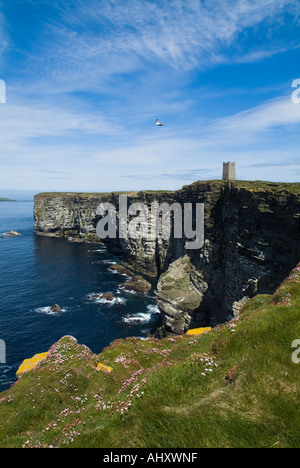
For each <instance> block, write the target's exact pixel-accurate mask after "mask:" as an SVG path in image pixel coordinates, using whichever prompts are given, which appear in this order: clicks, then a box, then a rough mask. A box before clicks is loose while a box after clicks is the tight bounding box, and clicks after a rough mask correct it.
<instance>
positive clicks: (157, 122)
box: [156, 119, 164, 127]
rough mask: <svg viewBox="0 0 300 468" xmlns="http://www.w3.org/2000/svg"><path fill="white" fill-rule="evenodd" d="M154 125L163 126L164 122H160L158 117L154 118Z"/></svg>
mask: <svg viewBox="0 0 300 468" xmlns="http://www.w3.org/2000/svg"><path fill="white" fill-rule="evenodd" d="M156 125H157V126H158V127H163V126H164V124H163V123H161V122H160V121H159V120H158V119H156Z"/></svg>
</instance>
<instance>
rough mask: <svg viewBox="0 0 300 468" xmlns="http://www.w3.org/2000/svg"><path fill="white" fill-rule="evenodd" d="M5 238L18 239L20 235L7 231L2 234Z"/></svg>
mask: <svg viewBox="0 0 300 468" xmlns="http://www.w3.org/2000/svg"><path fill="white" fill-rule="evenodd" d="M4 236H5V237H19V236H21V234H20V233H19V232H17V231H8V232H5V234H4Z"/></svg>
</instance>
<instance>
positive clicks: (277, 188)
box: [36, 180, 300, 198]
mask: <svg viewBox="0 0 300 468" xmlns="http://www.w3.org/2000/svg"><path fill="white" fill-rule="evenodd" d="M206 184H213V185H214V184H215V185H216V186H218V187H220V186H226V185H227V184H230V185H232V186H236V187H238V188H240V189H246V190H249V191H253V192H259V191H267V192H278V193H280V192H288V193H293V194H295V195H299V194H300V183H298V182H291V183H288V182H268V181H260V180H255V181H250V180H235V181H231V182H228V181H223V180H205V181H196V182H193V183H192V184H190V185H185V186H184V187H183V189H187V188H189V187H193V186H198V185H199V186H202V185H206ZM179 190H180V189H179ZM164 193H176V191H172V190H140V191H127V192H126V191H124V192H122V191H120V192H114V191H113V192H90V193H88V192H42V193H39V194H37V195H36V197H39V198H49V197H50V198H51V197H57V196H65V197H74V196H79V197H87V198H94V197H97V198H98V197H106V196H110V195H112V194H113V195H115V196H119V195H127V196H136V197H139V196H145V195H147V194H158V195H161V194H164Z"/></svg>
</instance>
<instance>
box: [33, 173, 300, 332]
mask: <svg viewBox="0 0 300 468" xmlns="http://www.w3.org/2000/svg"><path fill="white" fill-rule="evenodd" d="M243 185H245V186H243ZM298 185H299V184H298ZM105 201H106V202H107V201H108V202H110V203H113V204H114V206H115V207H116V210H117V214H118V213H119V197H118V196H117V195H116V194H108V195H107V194H106V195H99V196H95V195H85V194H82V195H74V194H51V195H47V194H40V195H37V196H36V198H35V210H34V215H35V232H36V233H37V234H40V235H51V236H59V237H69V236H72V237H75V238H76V237H77V238H79V239H83V240H84V239H89V240H95V239H97V235H96V225H97V221H98V220H99V217H97V215H96V210H97V206H98V205H99V204H100V203H103V202H105ZM154 201H156V202H158V203H160V204H161V203H164V202H165V203H168V204H169V205H171V204H172V203H180V204H181V205H182V206H184V203H193V204H195V203H204V207H205V242H204V245H203V247H202V248H201V249H200V250H186V249H185V243H186V240H187V239H185V238H182V239H174V238H173V237H172V236H171V238H170V239H161V238H159V239H143V238H137V239H134V238H130V237H129V238H126V239H118V238H117V239H115V240H113V242H114V243H117V244H118V245H119V246H121V247H122V250H123V253H124V264H125V265H128V266H129V267H130V268H133V269H134V270H135V271H140V272H143V273H147V274H149V275H151V276H157V277H158V279H159V280H158V297H157V300H158V305H159V308H160V310H161V311H162V317H161V322H162V323H161V327H160V330H159V336H164V335H165V334H166V333H176V334H180V333H184V332H185V331H186V330H187V329H188V327H190V326H207V325H216V324H218V323H221V322H224V321H226V320H228V319H230V318H232V316H233V315H234V314H238V311H239V308H240V307H241V305H242V304H243V303H244V302H245V301H246V300H247V298H249V297H252V296H254V295H256V294H258V293H272V292H274V290H275V289H276V287H277V286H278V285H279V284H280V283H281V282H282V281H283V279H284V278H285V277H286V276H287V275H288V274H289V271H290V270H291V269H292V268H294V267H295V266H296V265H297V264H298V262H299V259H300V196H299V187H297V191H296V192H295V191H293V187H292V186H291V187H289V186H287V185H286V184H285V185H283V184H282V185H281V184H267V183H262V184H259V183H249V182H248V183H247V182H245V183H244V184H243V183H242V182H235V183H228V182H223V181H208V182H195V183H194V184H191V185H189V186H186V187H183V188H182V190H179V191H177V192H173V193H168V192H166V193H147V192H140V193H131V194H129V195H128V206H129V205H130V204H132V203H137V202H141V203H144V204H145V205H147V206H148V207H149V208H150V207H151V203H152V202H154ZM150 225H151V220H149V221H148V222H147V228H148V227H149V228H150Z"/></svg>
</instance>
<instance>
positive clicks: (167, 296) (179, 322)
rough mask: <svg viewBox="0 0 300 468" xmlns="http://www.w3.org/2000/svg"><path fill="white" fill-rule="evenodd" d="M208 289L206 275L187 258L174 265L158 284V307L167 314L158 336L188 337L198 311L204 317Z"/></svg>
mask: <svg viewBox="0 0 300 468" xmlns="http://www.w3.org/2000/svg"><path fill="white" fill-rule="evenodd" d="M207 288H208V285H207V283H206V282H205V280H204V277H203V274H202V273H201V272H199V271H197V269H196V268H195V266H194V265H193V264H192V263H191V259H190V257H189V256H188V255H185V256H184V257H180V258H179V259H178V260H176V261H175V262H174V263H172V264H171V265H170V267H169V269H168V270H167V271H166V272H165V273H163V274H162V275H161V276H160V278H159V282H158V288H157V291H158V295H157V304H158V307H159V308H160V309H161V310H163V311H164V314H163V317H162V325H161V328H160V329H159V330H158V331H157V333H158V334H159V333H162V335H163V334H164V333H175V334H182V333H185V332H186V331H187V330H188V329H189V326H190V324H191V322H192V320H193V319H194V320H195V315H196V313H197V311H199V313H200V314H201V310H200V309H201V308H200V306H201V303H202V300H203V295H204V293H205V292H206V290H207ZM199 319H200V317H199ZM200 320H201V319H200ZM203 320H205V318H204V317H202V320H201V321H202V322H203Z"/></svg>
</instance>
